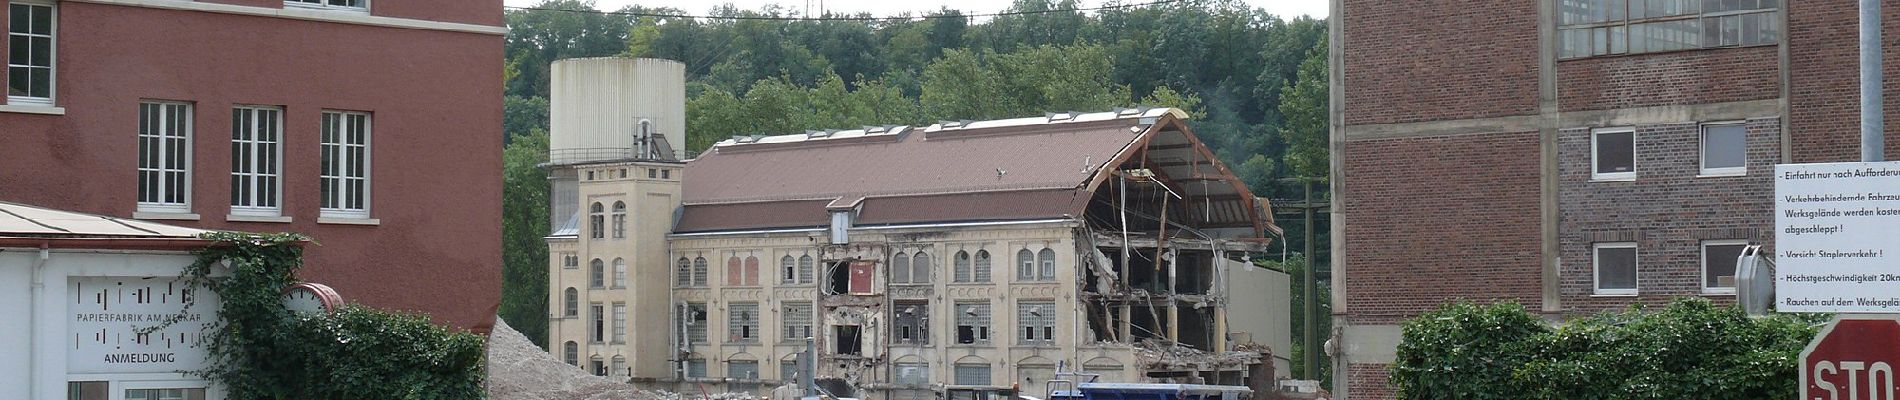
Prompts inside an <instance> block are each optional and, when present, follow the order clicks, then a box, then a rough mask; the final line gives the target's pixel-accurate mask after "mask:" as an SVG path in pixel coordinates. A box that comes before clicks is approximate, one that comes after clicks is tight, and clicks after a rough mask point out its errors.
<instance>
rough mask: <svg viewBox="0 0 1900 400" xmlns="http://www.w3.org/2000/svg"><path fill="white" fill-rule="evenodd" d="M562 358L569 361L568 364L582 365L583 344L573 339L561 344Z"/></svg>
mask: <svg viewBox="0 0 1900 400" xmlns="http://www.w3.org/2000/svg"><path fill="white" fill-rule="evenodd" d="M561 358H562V360H563V361H567V365H572V366H576V367H578V366H581V344H580V343H574V341H572V340H569V341H567V343H563V344H561Z"/></svg>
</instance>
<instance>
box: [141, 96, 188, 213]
mask: <svg viewBox="0 0 1900 400" xmlns="http://www.w3.org/2000/svg"><path fill="white" fill-rule="evenodd" d="M191 128H192V127H191V104H187V103H180V102H170V101H145V102H140V103H139V197H138V198H139V204H138V210H139V211H143V212H159V213H189V212H191V130H192V129H191Z"/></svg>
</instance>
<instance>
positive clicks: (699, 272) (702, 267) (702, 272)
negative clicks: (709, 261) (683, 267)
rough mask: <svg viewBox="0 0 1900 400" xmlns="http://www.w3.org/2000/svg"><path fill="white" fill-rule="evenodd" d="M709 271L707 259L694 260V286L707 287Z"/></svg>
mask: <svg viewBox="0 0 1900 400" xmlns="http://www.w3.org/2000/svg"><path fill="white" fill-rule="evenodd" d="M707 269H708V268H707V267H706V258H705V257H699V258H694V259H693V286H695V287H706V275H708V272H707Z"/></svg>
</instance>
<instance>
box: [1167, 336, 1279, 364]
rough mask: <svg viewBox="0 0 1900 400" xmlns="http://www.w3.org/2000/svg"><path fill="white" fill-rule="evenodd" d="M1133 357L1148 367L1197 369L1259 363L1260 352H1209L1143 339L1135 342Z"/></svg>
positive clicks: (1172, 343)
mask: <svg viewBox="0 0 1900 400" xmlns="http://www.w3.org/2000/svg"><path fill="white" fill-rule="evenodd" d="M1135 359H1136V360H1138V361H1139V362H1140V363H1141V365H1145V366H1148V368H1149V369H1164V370H1165V369H1198V368H1200V367H1204V366H1216V365H1246V364H1257V363H1260V362H1261V361H1262V360H1263V359H1264V358H1263V356H1262V353H1259V352H1252V351H1227V352H1220V353H1210V352H1207V351H1204V350H1200V349H1196V348H1193V347H1188V346H1186V345H1183V344H1181V343H1178V342H1171V341H1166V340H1155V339H1149V340H1143V341H1141V342H1140V343H1136V344H1135Z"/></svg>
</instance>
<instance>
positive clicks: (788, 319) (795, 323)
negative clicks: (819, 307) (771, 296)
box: [779, 301, 812, 341]
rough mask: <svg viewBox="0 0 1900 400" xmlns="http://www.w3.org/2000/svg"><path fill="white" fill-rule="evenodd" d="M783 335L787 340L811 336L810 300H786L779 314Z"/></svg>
mask: <svg viewBox="0 0 1900 400" xmlns="http://www.w3.org/2000/svg"><path fill="white" fill-rule="evenodd" d="M779 321H782V322H781V325H783V326H781V327H780V328H779V329H780V331H781V332H784V333H783V334H781V335H783V337H784V338H785V340H787V341H791V340H804V339H805V338H808V337H812V336H811V302H803V301H788V302H785V305H784V310H783V311H782V312H781V313H780V314H779Z"/></svg>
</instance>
